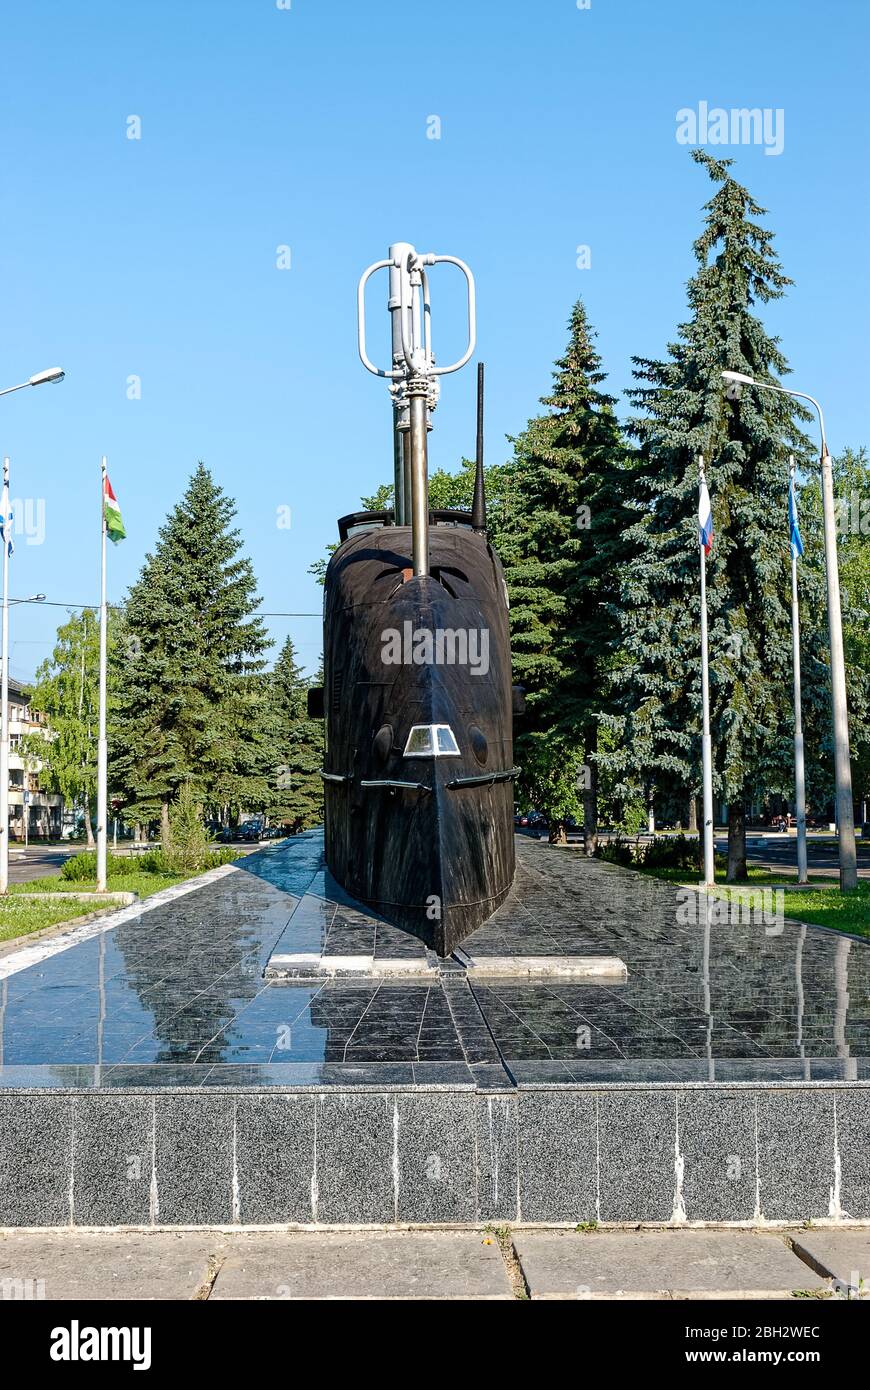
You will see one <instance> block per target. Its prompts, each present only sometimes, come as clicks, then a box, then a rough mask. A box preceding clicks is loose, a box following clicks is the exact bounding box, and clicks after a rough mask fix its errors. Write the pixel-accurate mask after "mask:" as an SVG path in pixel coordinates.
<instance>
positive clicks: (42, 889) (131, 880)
mask: <svg viewBox="0 0 870 1390" xmlns="http://www.w3.org/2000/svg"><path fill="white" fill-rule="evenodd" d="M184 877H185V876H184V874H149V873H144V872H143V871H142V870H141V869H140V870H139V871H138V872H131V873H128V874H112V875H110V877H109V878H107V879H106V887H107V890H108V892H110V893H135V894H136V895H137V896H138V897H140V898H147V897H150V895H151V894H152V893H159V892H160V889H161V888H169V887H170V886H171V885H172V884H173V883H183V882H184ZM9 891H10V893H52V894H55V893H95V892H96V891H97V882H96V879H82V880H74V879H66V878H60V877H59V876H58V875H56V874H50V875H49V876H48V877H47V878H34V879H32V880H31V881H30V883H12V884H10V885H9ZM82 911H83V912H84V911H87V907H86V906H84V907H83V908H82Z"/></svg>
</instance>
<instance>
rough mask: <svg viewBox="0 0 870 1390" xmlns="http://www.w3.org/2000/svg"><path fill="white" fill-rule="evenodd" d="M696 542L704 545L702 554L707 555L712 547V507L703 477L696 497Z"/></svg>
mask: <svg viewBox="0 0 870 1390" xmlns="http://www.w3.org/2000/svg"><path fill="white" fill-rule="evenodd" d="M698 543H699V545H702V546H703V547H704V554H705V555H709V554H710V551H711V550H712V549H713V508H712V507H711V505H710V494H709V492H708V491H707V484H706V482H705V481H704V480H703V479H702V481H701V495H700V497H699V498H698Z"/></svg>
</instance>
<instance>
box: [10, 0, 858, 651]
mask: <svg viewBox="0 0 870 1390" xmlns="http://www.w3.org/2000/svg"><path fill="white" fill-rule="evenodd" d="M402 13H403V12H402V10H401V7H397V6H396V5H395V4H394V3H390V2H389V0H368V3H361V0H292V4H291V7H290V8H289V9H286V8H279V7H278V5H276V3H275V0H185V3H184V4H178V3H174V4H173V3H170V0H149V3H148V4H139V5H132V4H121V3H118V0H79V3H78V4H76V5H70V4H69V3H68V0H40V3H38V4H29V5H27V6H14V7H10V8H9V10H8V11H7V13H6V15H5V16H4V21H3V32H2V37H0V61H2V79H3V80H2V96H0V154H2V169H3V178H2V183H0V201H2V207H0V211H2V237H0V247H2V285H3V325H4V332H3V336H2V342H0V386H6V385H11V384H13V383H15V382H17V381H20V380H23V379H24V378H26V377H27V376H29V375H30V374H31V373H32V372H35V371H37V370H40V369H42V368H43V367H48V366H54V365H55V364H59V365H62V366H63V367H65V368H66V371H67V379H66V381H65V382H64V383H63V384H62V385H60V386H56V387H55V386H48V387H43V388H41V389H40V390H38V391H37V390H34V391H26V392H20V393H18V394H17V395H14V396H10V397H6V398H4V399H3V400H2V401H0V451H2V452H3V453H6V454H9V455H10V456H11V458H12V494H13V497H17V498H21V499H27V498H29V499H32V507H31V522H32V523H33V524H32V527H31V529H32V530H34V531H36V535H34V536H32V537H31V539H37V538H38V516H39V513H38V510H37V507H38V504H39V503H40V502H41V503H42V504H43V505H44V539H43V540H42V543H41V544H28V543H27V537H26V536H24V535H19V536H18V538H17V548H16V553H15V556H14V559H13V562H12V564H13V578H12V592H13V593H14V594H16V595H27V594H31V593H34V592H38V591H41V592H45V593H46V594H47V596H48V598H49V599H51V600H53V601H55V602H58V603H63V602H71V603H83V602H93V601H95V600H96V598H97V596H98V581H99V572H98V565H99V554H98V519H99V512H98V508H99V459H100V455H101V454H103V453H105V454H107V455H108V458H109V472H110V476H111V478H112V482H113V485H114V488H115V491H116V493H117V495H118V499H119V501H120V504H121V507H122V510H123V513H124V517H125V521H126V524H127V530H128V535H129V539H128V540H127V541H126V542H125V543H124V544H123V545H121V546H119V547H118V548H117V549H115V550H113V551H112V554H111V568H110V578H109V597H110V599H111V600H120V599H121V598H122V596H123V594H124V591H125V589H126V587H127V586H128V585H129V584H130V583H131V582H132V581H133V580H134V579H135V577H136V575H137V573H138V570H139V567H140V565H141V562H142V559H143V556H144V554H145V552H146V551H147V550H148V549H150V548H151V547H152V546H153V544H154V540H155V536H156V532H157V528H158V526H159V524H160V522H161V521H162V519H163V517H164V515H165V513H166V512H167V510H168V509H169V508H170V506H171V505H172V504H174V502H175V501H176V500H177V499H178V497H179V496H180V494H181V493H182V491H183V489H184V486H185V483H186V480H187V477H188V476H189V473H190V472H191V470H192V468H193V466H194V464H195V462H196V460H197V459H198V458H202V459H204V460H205V462H206V463H207V464H208V465H209V467H210V468H211V469H212V470H213V472H214V474H215V476H216V477H217V479H218V480H219V481H220V482H221V484H222V485H223V486H224V487H225V488H226V489H227V491H228V492H229V494H230V495H231V496H233V497H235V498H236V500H237V503H238V512H239V516H238V521H239V525H240V526H241V528H242V531H243V534H244V543H245V547H246V549H247V551H248V553H249V554H250V556H251V557H252V559H253V562H254V566H255V569H256V572H257V576H258V579H259V584H260V593H261V595H262V599H263V608H264V610H266V611H268V612H276V611H280V612H284V611H286V612H299V611H317V610H319V607H320V598H321V593H320V590H319V588H318V587H317V586H316V585H315V584H314V582H313V581H312V580H311V579H310V578H309V577H308V576H307V573H306V571H307V569H308V566H309V565H310V564H311V562H312V560H314V559H315V558H316V557H317V556H318V555H320V554H322V552H323V547H324V545H325V544H326V543H327V542H328V541H330V540H332V539H334V537H335V519H336V517H337V516H339V515H341V514H343V513H344V512H347V511H351V510H353V509H354V507H355V506H356V505H357V503H358V499H359V497H360V495H361V494H363V493H366V492H370V491H372V490H373V489H374V488H375V486H376V485H377V484H378V483H379V482H380V481H383V480H387V479H388V478H389V476H390V473H391V467H392V463H391V457H392V456H391V442H390V413H389V407H388V403H387V397H386V393H385V388H384V387H383V385H382V384H381V383H379V382H377V381H375V379H374V378H373V377H370V376H368V375H367V374H366V373H365V372H364V370H363V368H362V366H361V365H360V363H359V360H358V358H357V356H356V342H355V332H356V330H355V289H356V282H357V279H358V276H359V274H360V272H361V271H362V270H363V269H364V267H365V266H366V265H367V264H369V263H370V262H372V261H375V260H378V259H380V258H381V257H382V256H384V255H385V254H386V249H387V246H388V244H389V243H390V242H391V241H394V240H408V241H411V242H414V243H415V244H416V245H417V247H418V249H421V250H423V249H425V250H434V251H438V252H443V253H451V254H454V255H458V256H461V257H462V258H463V259H465V260H467V261H468V262H469V263H470V264H471V266H472V268H473V270H474V271H475V274H476V277H477V283H478V303H479V342H480V348H479V351H480V355H481V356H482V357H483V358H484V360H485V361H486V363H487V381H488V418H487V445H488V459H489V461H491V462H497V461H501V460H502V459H503V458H504V457H506V455H507V452H508V445H507V444H506V442H505V435H507V434H515V433H517V432H518V431H519V430H520V429H522V428H523V426H524V424H525V422H526V420H527V418H528V417H529V416H530V415H532V414H534V413H535V411H536V408H537V399H538V397H539V396H540V395H541V394H543V393H545V392H546V391H547V389H548V387H549V383H550V367H551V363H552V360H553V358H554V357H556V356H557V355H558V354H559V353H560V351H561V349H562V348H563V346H564V342H565V324H566V320H567V317H568V314H569V311H570V308H571V305H572V303H573V301H574V300H575V299H576V297H577V296H578V295H582V296H583V297H584V299H585V301H586V304H587V308H588V311H589V314H590V318H591V320H592V322H593V324H594V325H595V326H596V327H597V329H598V333H599V347H600V349H601V352H602V354H603V357H604V363H605V366H606V368H607V370H608V372H609V373H610V387H611V389H612V390H613V391H614V392H616V393H618V392H621V391H622V390H623V389H624V388H625V387H626V386H627V385H629V384H630V359H631V355H632V354H633V353H639V354H642V355H658V354H660V353H661V352H662V351H663V350H664V347H665V344H666V343H667V342H668V341H669V339H671V338H672V336H673V333H674V329H675V326H676V324H677V323H678V322H679V321H680V320H681V319H682V317H683V316H684V310H685V282H686V279H687V278H688V276H689V275H690V274H691V272H692V260H691V243H692V240H693V238H694V237H695V236H696V235H697V232H698V228H699V225H700V209H701V206H702V204H703V203H704V202H705V201H706V199H707V197H708V196H709V192H710V189H711V185H710V184H709V181H708V180H707V178H706V175H705V174H704V173H703V171H701V170H700V169H698V168H697V167H696V166H695V165H694V164H693V163H692V161H691V160H690V158H689V155H688V152H687V149H686V148H685V147H684V146H682V145H680V144H678V143H677V140H676V124H677V123H676V113H677V111H678V110H679V109H681V108H685V107H692V108H696V107H697V106H698V103H699V102H701V101H706V102H707V103H708V105H709V106H710V107H714V106H722V107H726V108H731V107H756V106H757V107H762V108H772V109H774V110H775V109H781V110H782V111H783V112H784V136H785V138H784V149H783V151H782V153H781V154H779V155H774V156H771V155H766V154H765V153H764V149H763V148H762V147H761V146H751V145H750V146H740V147H737V148H733V149H727V148H723V147H721V146H720V147H717V148H716V149H715V151H714V152H715V153H717V154H719V155H723V156H729V155H731V156H733V157H734V158H735V159H736V161H737V163H736V170H735V172H736V173H737V175H738V177H740V178H741V180H742V181H743V182H745V183H746V184H747V185H748V186H749V188H750V189H751V190H752V192H753V193H754V195H755V196H756V198H757V199H758V201H759V202H761V203H762V204H763V205H764V206H765V207H767V208H768V209H769V210H770V218H769V225H771V226H772V227H773V228H774V229H775V230H776V232H777V249H778V251H779V254H780V256H781V258H782V260H783V263H784V267H785V270H786V272H787V273H788V274H790V275H791V276H792V278H793V279H794V280H795V281H796V284H795V286H794V287H793V289H792V291H791V292H790V295H789V297H788V298H787V299H786V300H785V301H781V302H779V303H778V304H776V305H774V306H771V307H770V308H769V309H768V310H767V311H766V313H765V318H766V321H767V323H768V325H769V326H770V327H771V328H772V329H773V331H775V332H777V333H778V334H779V335H780V336H781V339H782V344H783V348H784V350H785V352H786V354H787V356H788V357H789V359H790V362H791V365H792V368H793V375H792V378H791V382H792V384H793V385H794V386H795V387H797V388H798V389H804V390H809V391H811V392H813V393H814V394H817V395H818V396H820V397H821V398H822V400H823V403H824V405H825V409H826V414H827V416H828V424H829V434H830V440H831V444H832V446H833V447H835V448H839V447H841V446H843V445H844V444H847V443H850V444H854V445H859V444H861V443H862V442H870V432H868V428H867V414H866V383H867V367H868V354H867V346H866V322H867V317H868V285H867V270H866V228H867V211H868V209H867V178H866V172H865V170H864V165H865V153H866V148H867V142H868V118H867V107H866V102H867V89H868V83H867V79H868V60H867V54H868V51H870V44H868V38H870V33H868V30H870V23H868V14H870V11H868V7H867V6H866V5H865V4H864V3H862V0H829V3H827V4H826V5H824V6H821V5H817V4H811V3H808V0H765V3H764V4H763V5H759V4H758V3H755V2H754V0H731V2H730V3H729V4H728V5H727V6H726V5H722V6H718V5H701V4H698V3H697V0H664V3H658V4H651V3H642V0H591V6H590V8H589V9H586V10H580V9H578V8H577V4H576V0H537V2H536V3H534V2H531V0H529V2H527V3H521V0H477V2H476V3H468V0H464V3H460V0H440V2H439V0H432V3H431V4H429V5H428V6H419V7H411V8H408V9H406V10H405V12H404V13H405V16H406V17H405V18H404V20H401V21H400V20H397V19H396V16H397V15H401V14H402ZM433 115H437V116H438V117H440V120H441V139H440V140H431V139H427V119H428V118H429V117H430V116H433ZM130 116H139V117H140V118H141V139H139V140H131V139H128V138H127V131H128V118H129V117H130ZM281 245H288V246H290V248H291V257H292V264H291V268H290V269H289V270H279V269H278V268H277V267H276V256H277V248H278V247H279V246H281ZM580 245H587V246H589V247H590V248H591V268H590V269H588V270H579V269H578V268H577V265H576V260H577V250H576V248H577V247H578V246H580ZM452 275H453V272H451V271H449V270H445V271H439V272H438V273H437V280H436V279H434V278H433V323H434V333H435V348H436V352H438V353H439V356H440V359H441V360H442V361H444V360H446V358H447V357H448V356H449V355H451V353H452V351H453V349H454V348H455V347H456V346H457V345H458V343H459V339H460V336H461V328H462V323H461V314H460V313H459V312H458V308H459V303H460V282H459V280H458V278H457V280H456V281H454V280H453V279H452V278H451V277H452ZM383 299H384V295H383V293H382V291H381V289H380V287H378V288H377V289H376V290H375V292H374V293H373V296H372V301H371V311H370V312H371V314H372V315H373V316H374V322H373V330H372V331H373V334H375V335H376V334H377V333H378V332H380V333H381V334H382V335H383V336H382V338H381V341H382V342H385V341H386V331H387V324H386V319H387V315H386V313H385V311H384V309H383ZM134 375H135V376H138V377H139V378H140V380H141V399H139V400H130V399H128V397H127V389H128V387H127V383H128V378H129V377H131V376H134ZM473 376H474V374H473V370H472V369H471V368H466V369H465V371H464V372H463V373H461V374H459V375H458V376H454V377H449V378H447V379H446V380H445V382H444V389H443V394H442V403H441V405H440V407H439V409H438V412H437V415H436V418H435V432H434V434H433V436H432V441H431V466H432V467H433V468H436V467H439V466H445V467H453V466H455V464H456V462H457V460H458V458H459V456H460V455H461V454H462V453H463V452H465V453H466V454H468V453H470V452H471V451H472V449H473V434H474V402H473V391H474V381H473ZM288 507H289V508H290V509H291V515H292V525H291V527H290V529H289V530H288V529H283V528H281V527H279V526H278V524H277V521H278V517H279V510H278V509H279V508H288ZM63 617H64V614H63V611H62V610H61V609H56V608H55V609H51V608H48V607H40V608H36V607H34V606H29V607H27V608H18V609H15V610H13V623H12V628H13V630H12V643H13V645H12V652H11V661H12V670H13V673H14V674H17V675H19V676H21V677H25V678H26V677H28V676H30V675H32V673H33V670H34V668H35V666H36V665H37V664H38V662H39V661H40V660H41V659H42V658H43V657H44V656H45V655H46V654H47V652H48V651H49V650H50V646H51V641H52V637H53V634H54V630H55V627H56V625H57V623H58V622H59V621H61V620H62V619H63ZM269 625H270V628H271V630H272V632H273V633H274V636H275V638H276V641H279V642H280V641H281V640H282V639H283V637H284V636H285V634H286V633H287V632H290V633H291V634H292V635H293V637H294V640H295V641H296V643H297V646H298V650H299V653H300V657H301V659H302V660H303V662H304V663H305V664H306V665H307V666H308V667H309V668H310V669H313V668H314V666H315V665H316V662H317V660H318V656H319V652H320V632H319V623H318V621H317V619H295V620H294V619H284V618H274V619H270V620H269Z"/></svg>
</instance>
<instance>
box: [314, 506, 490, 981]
mask: <svg viewBox="0 0 870 1390" xmlns="http://www.w3.org/2000/svg"><path fill="white" fill-rule="evenodd" d="M433 515H438V514H437V513H434V514H433ZM457 516H458V517H462V518H463V520H464V521H465V522H466V525H467V522H468V520H470V518H469V517H468V513H457ZM429 550H430V563H431V573H430V574H429V575H422V576H416V577H415V576H414V575H413V573H412V562H411V532H410V529H409V528H407V527H395V526H391V527H388V528H382V529H378V530H374V531H369V532H366V533H363V534H357V535H355V536H351V537H349V538H348V539H347V540H346V541H345V542H344V543H343V544H342V545H341V546H340V547H339V549H338V550H337V551H336V552H335V554H334V555H333V557H332V559H331V561H330V563H329V568H328V570H327V575H326V600H325V607H324V667H325V680H326V687H325V696H326V698H325V705H326V721H327V726H326V735H327V736H326V749H327V752H326V757H325V765H324V770H325V772H326V773H327V774H329V775H330V777H336V776H340V777H344V778H346V779H347V780H346V781H345V782H336V781H333V780H326V781H325V783H324V796H325V820H326V857H327V863H328V864H329V867H330V869H331V871H332V873H333V874H334V875H335V877H336V879H337V880H338V882H339V883H340V884H342V886H343V887H344V888H345V889H346V891H347V892H348V893H350V894H352V895H353V897H355V898H358V899H359V900H360V901H362V902H364V903H367V904H369V905H370V906H372V907H373V908H375V909H376V911H378V912H379V913H381V914H383V916H385V917H386V918H387V919H388V920H389V921H391V922H393V923H395V924H396V925H398V926H401V927H403V928H404V929H405V930H406V931H410V932H412V933H413V934H414V935H415V936H417V937H419V938H420V939H421V940H423V941H425V942H426V944H427V945H429V946H431V947H432V948H433V949H434V950H436V951H437V952H438V954H439V955H440V956H446V955H448V954H449V953H450V952H451V951H452V950H453V948H454V946H456V945H457V944H458V943H459V942H460V941H462V939H463V938H464V937H465V936H467V935H468V933H469V932H470V931H472V930H474V928H475V927H476V926H478V925H479V924H480V923H481V922H483V921H485V920H486V918H487V917H489V916H490V914H491V913H492V912H493V911H495V909H496V908H497V907H498V905H499V904H500V903H501V902H502V901H503V900H504V898H505V896H506V894H507V892H508V890H509V888H510V885H511V882H512V880H513V873H514V841H513V789H512V783H511V776H512V773H513V735H512V713H511V710H512V695H511V674H510V645H509V634H508V615H507V606H506V597H505V587H504V580H503V576H502V571H501V565H500V563H499V561H498V558H497V556H496V555H495V553H494V551H493V550H492V548H491V547H490V546H489V545H488V544H487V541H486V539H485V537H484V536H482V535H479V534H475V533H474V532H472V531H471V530H469V529H466V527H465V526H462V527H459V526H443V525H442V526H439V525H437V524H436V525H435V526H433V528H432V530H431V532H430V541H429ZM421 632H422V633H426V632H428V633H429V634H436V633H438V632H442V633H445V634H447V639H446V641H445V648H444V651H443V653H442V656H443V658H444V659H442V660H439V659H437V656H436V657H435V658H434V659H431V660H426V659H424V660H422V661H420V662H417V661H416V660H415V659H414V654H415V651H419V648H417V647H415V644H414V641H413V640H409V638H413V637H414V636H416V634H418V633H421ZM389 634H396V635H397V636H398V637H399V638H400V639H401V642H400V645H401V647H402V649H403V654H402V659H400V660H398V661H395V660H392V659H389V652H390V649H389V646H388V642H389V640H390V639H389ZM457 634H458V646H457V645H451V640H450V637H451V635H453V636H454V642H455V641H456V635H457ZM463 641H464V642H465V643H466V646H467V653H466V660H465V661H464V662H463V661H462V660H461V659H460V660H454V661H452V662H451V660H450V659H449V657H450V653H451V651H452V653H453V656H454V657H456V656H457V655H458V656H459V657H460V658H461V657H462V642H463ZM436 650H437V649H436ZM484 653H485V660H484ZM415 724H447V725H449V726H450V728H451V729H452V730H453V733H454V735H455V738H456V741H457V745H458V747H459V753H458V755H456V756H448V757H437V758H431V757H405V756H403V753H404V748H405V744H406V740H407V738H408V734H409V731H410V729H411V727H412V726H413V725H415ZM384 730H389V733H388V734H384V733H383V731H384ZM379 731H381V734H382V736H381V738H380V739H379V740H378V739H377V736H378V734H379ZM376 740H377V742H376ZM481 756H483V759H484V761H483V763H481ZM483 774H486V783H485V785H472V784H466V785H464V786H462V785H460V786H457V785H456V783H457V782H459V783H460V784H461V782H462V779H465V778H473V779H477V778H478V777H480V776H481V775H483ZM402 782H411V783H413V784H414V785H413V786H412V787H410V788H407V789H404V788H402V787H401V786H395V785H390V784H391V783H402ZM372 783H374V784H375V785H371V784H372ZM366 784H369V785H366ZM451 784H453V785H451ZM421 786H423V787H425V788H426V789H427V791H428V793H429V794H421V791H420V787H421Z"/></svg>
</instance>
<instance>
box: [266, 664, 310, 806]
mask: <svg viewBox="0 0 870 1390" xmlns="http://www.w3.org/2000/svg"><path fill="white" fill-rule="evenodd" d="M310 685H311V682H310V681H308V680H306V678H305V674H304V672H303V671H302V668H301V666H299V665H298V663H297V661H296V650H295V648H294V646H293V642H292V640H291V639H290V638H289V637H288V638H287V640H286V642H285V643H284V645H283V647H282V648H281V652H280V655H279V657H278V660H277V661H276V663H275V669H274V670H273V671H272V673H271V675H270V676H269V705H270V710H271V716H272V720H273V732H272V747H273V750H274V759H275V766H274V769H273V772H272V777H271V784H270V798H269V814H270V816H271V818H272V820H274V821H276V822H279V823H286V824H290V825H292V826H293V827H294V828H295V829H297V830H308V829H310V828H311V827H312V826H315V825H319V824H321V822H322V820H323V781H322V779H321V776H320V769H321V768H322V766H323V722H322V720H315V719H309V718H308V710H307V692H308V689H309V686H310Z"/></svg>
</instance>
